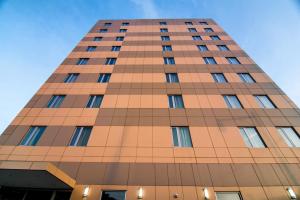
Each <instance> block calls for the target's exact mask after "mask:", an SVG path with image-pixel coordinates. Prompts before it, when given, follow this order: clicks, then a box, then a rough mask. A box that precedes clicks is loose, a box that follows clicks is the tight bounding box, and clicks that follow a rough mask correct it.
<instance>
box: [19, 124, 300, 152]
mask: <svg viewBox="0 0 300 200" xmlns="http://www.w3.org/2000/svg"><path fill="white" fill-rule="evenodd" d="M45 129H46V126H31V127H30V129H29V130H28V132H27V133H26V135H25V136H24V137H23V139H22V141H21V142H20V145H24V146H35V145H36V144H37V142H38V141H39V139H40V138H41V136H42V135H43V133H44V131H45ZM239 130H240V134H241V137H242V139H243V141H244V142H245V144H246V146H247V147H249V148H266V147H267V145H266V143H265V142H264V140H263V138H262V137H261V135H260V134H259V132H258V131H257V129H256V128H255V127H239ZM277 130H278V133H279V135H280V136H281V137H282V138H283V140H284V141H285V142H286V144H287V145H288V146H289V147H300V136H299V134H298V133H297V132H296V130H295V129H294V128H293V127H277ZM91 131H92V127H90V126H78V127H76V129H75V131H74V133H73V136H72V138H71V140H70V142H69V146H86V145H87V143H88V140H89V137H90V134H91ZM171 132H172V138H173V146H174V147H192V146H193V144H192V139H191V135H190V130H189V127H186V126H176V127H171Z"/></svg>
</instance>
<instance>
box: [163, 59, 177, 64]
mask: <svg viewBox="0 0 300 200" xmlns="http://www.w3.org/2000/svg"><path fill="white" fill-rule="evenodd" d="M164 63H165V65H175V59H174V58H173V57H164Z"/></svg>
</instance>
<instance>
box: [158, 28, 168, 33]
mask: <svg viewBox="0 0 300 200" xmlns="http://www.w3.org/2000/svg"><path fill="white" fill-rule="evenodd" d="M160 32H161V33H167V32H168V29H167V28H161V29H160Z"/></svg>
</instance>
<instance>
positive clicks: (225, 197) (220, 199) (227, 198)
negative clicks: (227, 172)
mask: <svg viewBox="0 0 300 200" xmlns="http://www.w3.org/2000/svg"><path fill="white" fill-rule="evenodd" d="M216 197H217V200H243V198H242V195H241V193H240V192H216Z"/></svg>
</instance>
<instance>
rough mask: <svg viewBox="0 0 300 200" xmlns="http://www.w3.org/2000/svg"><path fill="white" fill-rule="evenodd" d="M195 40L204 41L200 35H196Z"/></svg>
mask: <svg viewBox="0 0 300 200" xmlns="http://www.w3.org/2000/svg"><path fill="white" fill-rule="evenodd" d="M192 38H193V40H202V38H201V36H200V35H194V36H192Z"/></svg>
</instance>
